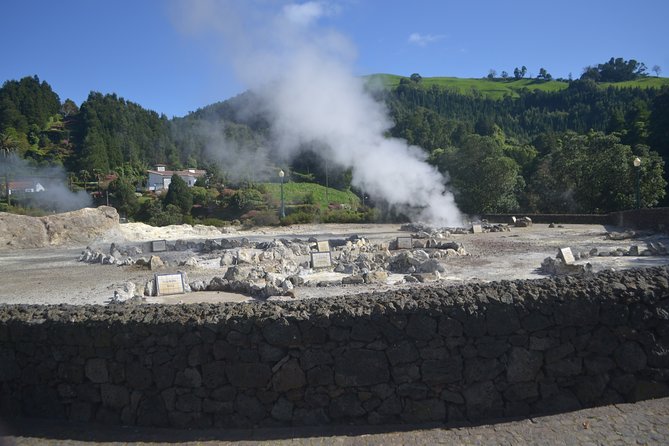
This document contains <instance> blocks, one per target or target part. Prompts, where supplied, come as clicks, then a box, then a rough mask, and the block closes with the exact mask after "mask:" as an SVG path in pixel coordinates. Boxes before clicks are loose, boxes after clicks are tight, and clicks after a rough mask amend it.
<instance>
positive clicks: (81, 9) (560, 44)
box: [0, 0, 669, 117]
mask: <svg viewBox="0 0 669 446" xmlns="http://www.w3.org/2000/svg"><path fill="white" fill-rule="evenodd" d="M201 1H214V2H215V1H216V0H108V1H101V0H59V1H49V0H43V1H40V0H3V1H2V3H1V4H0V42H2V43H1V46H0V49H1V53H2V62H1V63H0V82H4V81H6V80H10V79H20V78H21V77H24V76H32V75H38V76H39V77H40V79H42V80H45V81H47V82H48V83H49V84H50V85H51V86H52V87H53V89H54V90H55V91H56V93H58V95H59V96H60V98H61V101H62V100H64V99H66V98H70V99H72V100H74V101H75V102H76V103H77V104H81V102H82V101H84V100H85V99H86V97H87V96H88V93H89V92H90V91H99V92H102V93H116V94H118V95H119V96H121V97H124V98H125V99H127V100H130V101H133V102H136V103H138V104H140V105H142V106H143V107H145V108H148V109H151V110H155V111H157V112H159V113H165V114H166V115H167V116H169V117H172V116H183V115H185V114H187V113H188V112H190V111H194V110H196V109H198V108H200V107H203V106H205V105H208V104H211V103H214V102H217V101H221V100H225V99H227V98H229V97H232V96H234V95H236V94H238V93H241V92H242V91H244V90H245V89H246V86H245V84H244V83H243V82H242V81H240V80H239V79H238V78H237V77H236V76H235V71H234V70H233V68H232V66H231V64H229V63H227V61H226V53H225V51H224V50H223V47H224V46H225V42H223V41H222V40H223V37H221V36H213V37H212V35H211V34H207V33H199V34H198V33H188V32H184V31H183V27H182V26H180V25H179V24H180V21H181V19H182V18H181V17H180V15H181V14H182V13H183V12H184V10H185V9H184V8H186V9H187V8H190V7H191V6H192V5H195V4H197V3H199V2H201ZM232 3H235V2H234V0H233V1H232ZM237 3H239V4H242V3H243V4H244V6H245V7H246V8H247V9H248V8H249V5H253V6H252V7H253V8H257V9H258V10H268V11H272V10H280V9H281V8H282V7H284V6H285V5H286V4H288V3H290V2H288V1H272V0H264V1H263V0H255V1H254V2H253V3H250V2H249V0H239V1H238V2H237ZM295 3H304V2H297V1H296V2H295ZM318 3H319V4H320V5H321V6H322V7H324V8H327V10H328V11H330V13H329V14H327V15H325V16H324V17H321V19H320V21H319V23H318V26H319V27H322V28H323V29H324V30H327V29H334V30H336V31H338V32H339V33H341V34H343V35H344V36H346V37H347V38H348V39H349V40H350V41H351V42H352V43H353V45H354V47H355V49H356V51H357V53H356V54H357V56H356V58H355V60H354V63H353V68H352V71H353V72H354V74H356V75H363V74H371V73H393V74H400V75H405V76H408V75H410V74H411V73H420V74H421V75H422V76H457V77H483V76H485V75H486V74H487V73H488V71H489V70H490V69H495V70H496V71H497V72H498V73H501V72H502V70H506V71H508V72H509V73H513V69H514V68H515V67H520V66H522V65H525V66H526V67H527V69H528V75H529V74H532V75H535V76H536V74H537V73H538V72H539V69H540V68H541V67H544V68H546V69H547V70H548V72H549V73H551V74H552V75H553V76H554V77H565V78H566V77H567V76H568V75H569V74H570V73H571V74H572V75H573V76H574V77H575V78H576V77H578V76H580V74H581V72H582V69H583V67H585V66H587V65H596V64H597V63H602V62H606V61H607V60H608V59H609V58H610V57H623V58H625V59H636V60H638V61H640V62H644V63H645V64H646V65H647V66H648V68H649V70H650V69H651V68H652V67H653V66H654V65H659V66H660V67H661V69H662V73H661V75H662V76H667V75H669V45H668V43H669V26H667V25H666V22H667V18H669V1H667V0H636V1H630V0H578V1H575V0H562V1H559V2H546V1H525V0H508V1H499V0H497V1H492V0H469V1H464V0H460V1H451V0H441V1H439V0H413V1H407V0H403V1H399V0H385V1H382V0H342V1H322V2H318ZM227 38H229V37H227Z"/></svg>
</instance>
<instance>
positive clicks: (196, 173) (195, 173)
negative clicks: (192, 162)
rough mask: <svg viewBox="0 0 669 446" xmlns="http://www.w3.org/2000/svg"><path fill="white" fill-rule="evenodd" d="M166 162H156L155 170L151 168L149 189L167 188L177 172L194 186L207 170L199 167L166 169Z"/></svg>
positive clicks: (187, 182)
mask: <svg viewBox="0 0 669 446" xmlns="http://www.w3.org/2000/svg"><path fill="white" fill-rule="evenodd" d="M165 167H166V166H165V165H164V164H156V169H155V170H149V171H147V173H148V174H149V180H148V183H147V185H146V186H147V189H148V190H155V191H159V190H163V189H167V188H168V187H169V186H170V183H171V182H172V175H174V174H175V173H176V174H177V175H179V177H180V178H181V179H182V180H184V181H185V182H186V184H187V185H188V187H193V186H194V185H195V182H196V181H197V179H198V178H200V177H203V176H204V175H205V174H206V173H207V172H206V171H205V170H198V169H185V170H166V169H165Z"/></svg>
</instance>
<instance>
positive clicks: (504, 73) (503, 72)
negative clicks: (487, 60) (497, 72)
mask: <svg viewBox="0 0 669 446" xmlns="http://www.w3.org/2000/svg"><path fill="white" fill-rule="evenodd" d="M508 77H509V73H507V72H506V71H502V79H508Z"/></svg>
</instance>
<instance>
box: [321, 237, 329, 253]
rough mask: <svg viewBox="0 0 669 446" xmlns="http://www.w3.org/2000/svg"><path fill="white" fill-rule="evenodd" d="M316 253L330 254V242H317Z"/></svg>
mask: <svg viewBox="0 0 669 446" xmlns="http://www.w3.org/2000/svg"><path fill="white" fill-rule="evenodd" d="M318 252H330V242H329V241H327V240H325V241H324V242H318Z"/></svg>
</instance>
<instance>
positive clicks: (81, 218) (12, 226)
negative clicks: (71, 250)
mask: <svg viewBox="0 0 669 446" xmlns="http://www.w3.org/2000/svg"><path fill="white" fill-rule="evenodd" d="M118 228H119V215H118V212H116V209H114V208H113V207H108V206H100V207H98V208H84V209H79V210H78V211H72V212H65V213H62V214H54V215H49V216H46V217H29V216H26V215H16V214H9V213H5V212H0V250H3V249H4V250H6V249H25V248H44V247H49V246H66V245H69V244H74V243H88V242H90V241H92V240H95V239H97V238H99V237H102V236H105V235H107V234H109V233H117V232H118Z"/></svg>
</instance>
